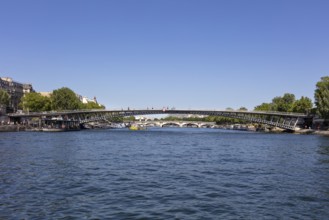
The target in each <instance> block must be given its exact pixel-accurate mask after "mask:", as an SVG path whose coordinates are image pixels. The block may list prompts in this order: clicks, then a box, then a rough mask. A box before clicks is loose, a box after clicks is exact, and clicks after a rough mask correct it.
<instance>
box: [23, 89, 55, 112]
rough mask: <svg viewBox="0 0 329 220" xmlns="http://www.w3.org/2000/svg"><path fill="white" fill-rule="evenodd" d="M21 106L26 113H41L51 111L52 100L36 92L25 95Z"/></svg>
mask: <svg viewBox="0 0 329 220" xmlns="http://www.w3.org/2000/svg"><path fill="white" fill-rule="evenodd" d="M20 105H21V107H22V108H23V110H24V111H32V112H39V111H50V110H51V100H50V98H49V97H45V96H42V95H41V94H40V93H36V92H32V93H28V94H25V96H24V97H22V100H21V103H20Z"/></svg>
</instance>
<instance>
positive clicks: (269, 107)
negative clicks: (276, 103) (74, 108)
mask: <svg viewBox="0 0 329 220" xmlns="http://www.w3.org/2000/svg"><path fill="white" fill-rule="evenodd" d="M254 110H255V111H265V112H268V111H272V104H271V103H262V104H261V105H258V106H256V107H255V108H254Z"/></svg>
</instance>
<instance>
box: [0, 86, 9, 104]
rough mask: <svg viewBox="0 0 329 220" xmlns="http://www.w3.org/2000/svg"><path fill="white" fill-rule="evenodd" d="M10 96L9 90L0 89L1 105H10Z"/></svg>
mask: <svg viewBox="0 0 329 220" xmlns="http://www.w3.org/2000/svg"><path fill="white" fill-rule="evenodd" d="M9 100H10V96H9V94H8V92H7V91H5V90H3V89H0V106H7V105H9Z"/></svg>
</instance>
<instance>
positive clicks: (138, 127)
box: [129, 124, 146, 131]
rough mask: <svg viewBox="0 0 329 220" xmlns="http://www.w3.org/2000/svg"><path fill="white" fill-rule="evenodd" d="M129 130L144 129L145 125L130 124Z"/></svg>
mask: <svg viewBox="0 0 329 220" xmlns="http://www.w3.org/2000/svg"><path fill="white" fill-rule="evenodd" d="M129 130H131V131H140V130H146V127H142V126H140V125H138V124H132V125H130V126H129Z"/></svg>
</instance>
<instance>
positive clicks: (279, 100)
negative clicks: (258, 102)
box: [272, 93, 296, 112]
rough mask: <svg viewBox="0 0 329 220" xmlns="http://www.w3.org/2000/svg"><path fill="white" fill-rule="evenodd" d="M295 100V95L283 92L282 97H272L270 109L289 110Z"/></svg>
mask: <svg viewBox="0 0 329 220" xmlns="http://www.w3.org/2000/svg"><path fill="white" fill-rule="evenodd" d="M295 100H296V99H295V95H294V94H291V93H285V94H284V95H283V96H282V97H280V96H277V97H275V98H273V99H272V105H273V106H272V109H273V110H274V111H279V112H291V111H292V108H293V104H294V102H295Z"/></svg>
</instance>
